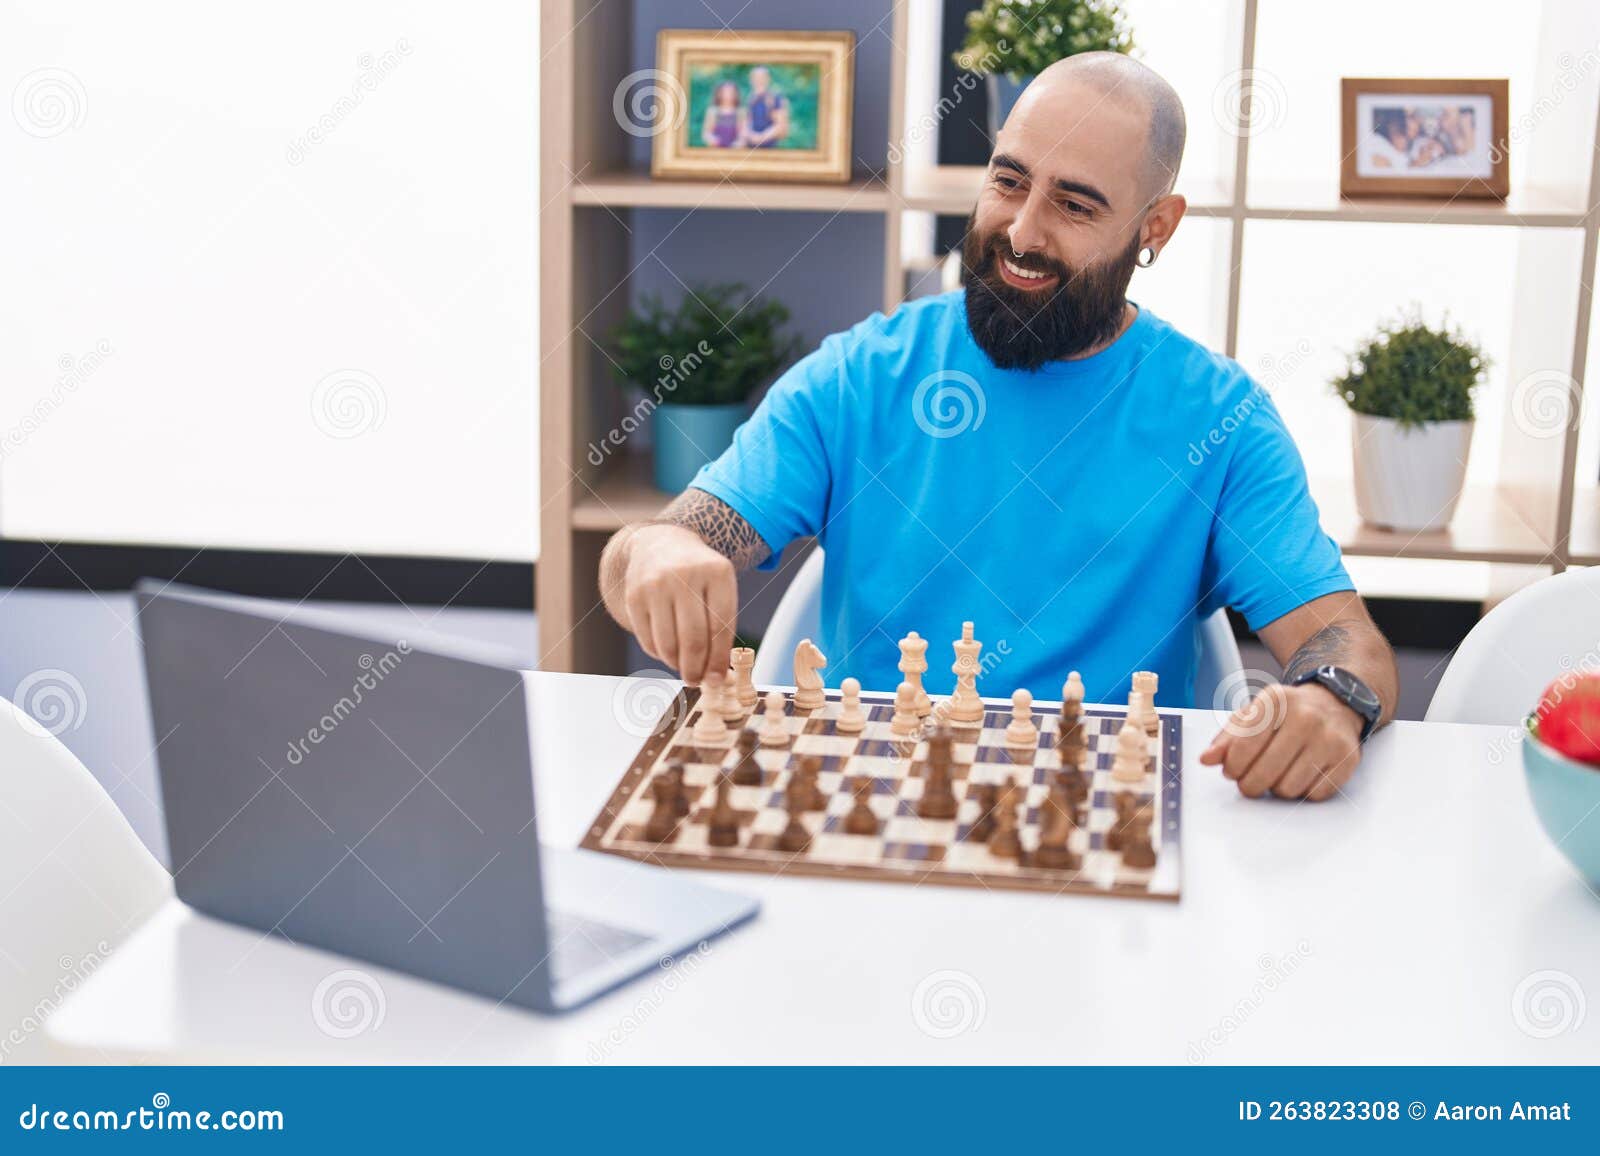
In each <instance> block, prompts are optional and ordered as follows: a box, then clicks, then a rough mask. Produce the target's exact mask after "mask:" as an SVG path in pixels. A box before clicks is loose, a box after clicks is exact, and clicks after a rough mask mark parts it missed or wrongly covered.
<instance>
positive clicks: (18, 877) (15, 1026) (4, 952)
mask: <svg viewBox="0 0 1600 1156" xmlns="http://www.w3.org/2000/svg"><path fill="white" fill-rule="evenodd" d="M171 894H172V879H171V876H169V875H168V874H167V872H166V869H165V868H164V867H162V866H161V864H160V863H158V862H157V861H156V859H155V857H154V856H153V855H151V854H150V852H149V851H148V850H146V849H145V846H144V844H143V843H141V842H140V841H139V837H138V836H137V835H135V834H134V833H133V828H131V827H130V826H128V822H127V820H126V819H124V818H123V817H122V812H121V811H119V810H118V809H117V806H116V804H115V803H113V802H112V801H111V797H110V796H109V795H108V794H106V792H105V790H104V789H103V788H102V787H101V786H100V784H99V783H97V782H96V781H95V779H94V776H93V775H91V774H90V773H89V772H88V771H87V770H86V769H84V766H83V764H82V763H80V762H79V761H78V760H77V758H76V757H74V756H73V754H72V752H70V751H69V750H67V748H66V747H65V746H63V745H62V744H61V743H60V741H59V740H57V739H56V738H55V737H54V736H52V735H51V734H50V733H49V732H48V731H47V730H45V729H44V728H43V727H42V726H40V725H39V724H38V723H36V722H34V721H33V720H32V719H31V718H29V717H28V716H27V715H26V714H24V713H23V712H22V711H21V710H20V709H19V708H17V707H16V706H13V705H12V704H11V703H9V702H7V701H6V700H5V699H0V1063H3V1062H9V1061H13V1060H17V1059H23V1060H26V1059H27V1058H28V1057H29V1056H30V1055H32V1056H34V1057H35V1058H37V1056H38V1054H39V1053H41V1052H42V1050H43V1033H42V1032H41V1031H40V1030H39V1028H40V1024H41V1023H42V1021H43V1020H44V1019H46V1018H48V1017H49V1015H50V1013H51V1012H53V1011H54V1010H55V1008H56V1007H57V1006H58V1005H59V1004H60V1003H61V1001H62V1000H63V999H64V998H65V997H66V996H67V995H68V994H70V993H71V992H72V991H73V990H74V989H75V988H77V987H78V986H80V985H81V984H82V983H83V982H84V981H85V980H86V979H87V978H88V976H89V975H90V974H91V973H92V972H94V971H95V970H96V969H98V968H99V967H101V966H102V965H104V964H105V963H106V960H107V958H108V957H109V956H110V955H111V954H113V953H114V952H115V950H116V948H117V946H118V944H120V943H121V942H122V941H123V940H124V939H125V938H126V937H127V936H128V935H129V934H130V933H131V932H132V931H133V930H135V929H136V928H137V927H138V926H139V925H140V924H142V923H143V922H144V921H145V920H146V919H147V918H149V917H150V915H151V914H153V913H154V912H155V910H156V909H157V908H158V907H160V906H161V904H162V903H163V902H165V901H166V900H167V898H168V897H170V896H171ZM12 1032H15V1037H13V1036H12V1034H11V1033H12ZM17 1038H20V1040H21V1042H20V1043H18V1042H17Z"/></svg>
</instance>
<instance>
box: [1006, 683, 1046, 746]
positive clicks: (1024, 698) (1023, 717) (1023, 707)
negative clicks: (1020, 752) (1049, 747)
mask: <svg viewBox="0 0 1600 1156" xmlns="http://www.w3.org/2000/svg"><path fill="white" fill-rule="evenodd" d="M1038 745H1039V728H1038V727H1036V726H1034V725H1033V695H1032V694H1030V693H1029V692H1028V691H1027V689H1026V688H1021V687H1019V688H1018V689H1017V690H1016V691H1015V692H1014V693H1013V694H1012V695H1011V725H1010V726H1008V727H1006V746H1008V747H1021V748H1028V747H1036V746H1038Z"/></svg>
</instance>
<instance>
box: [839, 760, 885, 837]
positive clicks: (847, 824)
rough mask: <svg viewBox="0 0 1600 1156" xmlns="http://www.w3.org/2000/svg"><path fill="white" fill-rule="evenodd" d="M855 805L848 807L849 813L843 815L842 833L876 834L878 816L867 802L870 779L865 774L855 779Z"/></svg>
mask: <svg viewBox="0 0 1600 1156" xmlns="http://www.w3.org/2000/svg"><path fill="white" fill-rule="evenodd" d="M854 789H855V796H856V802H855V806H853V807H851V808H850V813H849V814H848V815H846V816H845V817H844V833H845V834H846V835H876V834H877V833H878V816H877V814H876V812H874V811H873V809H872V806H871V804H870V803H869V802H868V800H869V799H871V798H872V780H871V779H870V778H868V777H867V776H865V775H862V776H861V777H860V778H858V779H856V784H855V788H854Z"/></svg>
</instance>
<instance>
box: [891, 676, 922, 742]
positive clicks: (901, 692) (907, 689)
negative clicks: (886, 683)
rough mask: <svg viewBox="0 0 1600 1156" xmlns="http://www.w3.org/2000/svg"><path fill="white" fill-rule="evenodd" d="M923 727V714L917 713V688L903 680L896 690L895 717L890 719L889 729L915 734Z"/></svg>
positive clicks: (892, 732)
mask: <svg viewBox="0 0 1600 1156" xmlns="http://www.w3.org/2000/svg"><path fill="white" fill-rule="evenodd" d="M921 729H922V716H920V715H919V714H917V688H916V687H914V686H912V685H911V684H910V683H909V682H902V683H901V684H900V686H899V689H897V690H896V691H895V692H894V717H893V718H891V719H890V720H889V731H890V733H891V734H897V735H914V734H916V733H917V732H918V731H919V730H921Z"/></svg>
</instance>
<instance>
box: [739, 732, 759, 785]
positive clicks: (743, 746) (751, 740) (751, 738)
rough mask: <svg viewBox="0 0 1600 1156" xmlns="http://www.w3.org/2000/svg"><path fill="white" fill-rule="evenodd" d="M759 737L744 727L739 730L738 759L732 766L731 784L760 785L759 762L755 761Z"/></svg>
mask: <svg viewBox="0 0 1600 1156" xmlns="http://www.w3.org/2000/svg"><path fill="white" fill-rule="evenodd" d="M759 743H760V739H759V737H758V736H757V735H756V732H755V731H753V730H750V729H749V728H748V727H746V728H745V729H744V730H741V731H740V732H739V761H738V762H737V763H735V764H734V767H733V785H734V786H736V787H759V786H760V785H761V764H760V763H758V762H756V747H757V746H758V745H759Z"/></svg>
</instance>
